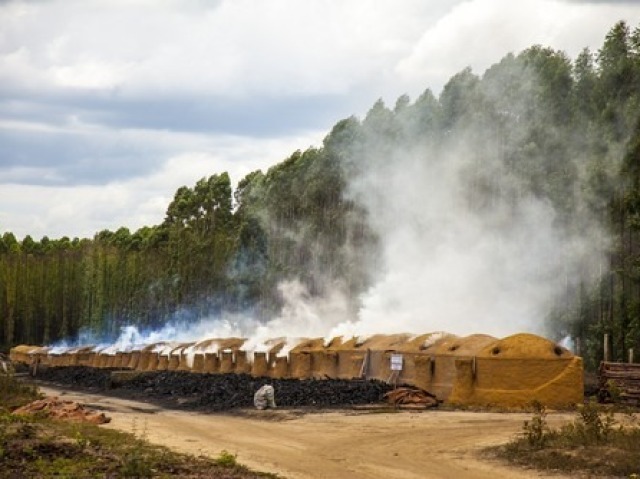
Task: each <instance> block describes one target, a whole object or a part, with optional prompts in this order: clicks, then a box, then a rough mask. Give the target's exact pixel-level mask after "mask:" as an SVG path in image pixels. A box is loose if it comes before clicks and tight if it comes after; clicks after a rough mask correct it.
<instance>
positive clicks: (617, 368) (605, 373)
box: [598, 361, 640, 405]
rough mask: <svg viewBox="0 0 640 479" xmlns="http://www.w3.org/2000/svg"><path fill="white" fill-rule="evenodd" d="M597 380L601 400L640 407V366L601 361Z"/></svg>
mask: <svg viewBox="0 0 640 479" xmlns="http://www.w3.org/2000/svg"><path fill="white" fill-rule="evenodd" d="M598 378H599V383H600V393H599V397H600V399H601V400H611V401H620V402H624V403H629V404H635V405H640V364H634V363H611V362H606V361H603V362H601V363H600V370H599V372H598Z"/></svg>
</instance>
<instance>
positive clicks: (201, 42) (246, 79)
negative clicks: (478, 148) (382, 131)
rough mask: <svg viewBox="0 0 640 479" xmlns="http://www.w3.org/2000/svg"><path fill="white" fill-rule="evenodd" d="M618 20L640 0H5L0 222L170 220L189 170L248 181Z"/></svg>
mask: <svg viewBox="0 0 640 479" xmlns="http://www.w3.org/2000/svg"><path fill="white" fill-rule="evenodd" d="M618 20H626V21H627V22H628V23H629V24H630V25H631V26H632V27H636V26H638V25H640V2H632V1H609V2H607V1H570V0H565V1H559V0H521V1H518V2H513V1H508V0H468V1H461V0H445V1H429V0H394V1H376V0H305V1H299V0H297V1H296V0H229V1H224V0H218V1H204V0H202V1H196V0H193V1H156V0H131V1H125V0H119V1H118V0H104V1H101V0H82V1H74V0H63V1H56V0H49V1H31V2H12V1H9V2H2V3H0V233H3V232H5V231H12V232H14V233H15V234H16V235H17V236H18V237H19V238H22V237H23V236H24V235H26V234H30V235H32V236H33V237H34V238H36V239H40V238H41V237H42V236H44V235H47V236H49V237H51V238H58V237H61V236H64V235H66V236H70V237H74V236H78V237H92V236H93V234H94V233H95V232H97V231H100V230H102V229H105V228H106V229H111V230H115V229H117V228H119V227H120V226H127V227H129V228H130V229H132V230H135V229H137V228H139V227H141V226H143V225H153V224H158V223H160V222H161V221H162V219H163V217H164V213H165V210H166V207H167V205H168V203H169V201H170V200H171V198H172V196H173V193H174V192H175V190H176V189H177V188H178V187H179V186H181V185H189V186H192V185H193V184H194V183H195V182H196V181H197V180H198V179H199V178H201V177H203V176H205V175H210V174H213V173H219V172H222V171H228V172H229V173H230V174H231V177H232V180H233V182H234V183H237V181H239V180H240V179H241V178H242V177H243V176H244V175H246V174H247V173H249V172H251V171H253V170H255V169H258V168H261V169H265V168H268V167H269V166H270V165H272V164H274V163H276V162H278V161H281V160H282V159H284V158H285V157H287V156H288V155H289V154H290V153H292V152H293V151H295V150H296V149H305V148H307V147H309V146H311V145H320V144H321V141H322V138H323V137H324V136H325V135H326V133H327V132H328V130H329V129H330V128H331V126H332V125H333V124H335V123H336V122H337V121H338V120H340V119H341V118H344V117H346V116H349V115H351V114H356V115H363V114H364V113H366V111H367V110H368V108H369V107H370V106H371V105H372V104H373V103H374V102H375V101H376V100H377V99H378V98H383V99H384V100H385V101H386V102H387V103H389V104H391V105H393V103H394V102H395V99H396V98H397V97H398V96H399V95H401V94H404V93H407V94H409V95H410V96H411V97H412V98H415V97H417V96H418V95H419V94H420V93H422V92H423V91H424V90H425V89H426V88H431V89H432V90H433V91H434V92H435V93H436V94H437V93H438V92H439V91H440V89H441V88H442V86H443V84H444V83H445V82H446V81H447V80H448V79H449V78H450V77H451V76H452V75H454V74H455V73H456V72H458V71H460V70H461V69H463V68H465V67H467V66H471V67H472V68H473V70H474V71H475V72H476V73H478V74H482V73H483V72H484V70H485V69H486V68H487V67H489V66H490V65H491V64H493V63H495V62H497V61H499V60H500V58H501V57H503V56H504V55H505V54H506V53H508V52H514V53H517V52H519V51H521V50H522V49H524V48H526V47H528V46H531V45H533V44H542V45H545V46H551V47H553V48H557V49H560V50H564V51H565V52H566V53H567V54H568V55H569V56H571V57H575V56H576V54H577V53H579V52H580V51H581V50H582V48H584V47H590V48H591V49H592V50H597V48H599V46H600V45H601V44H602V41H603V39H604V36H605V35H606V33H607V31H608V30H609V29H610V28H611V26H612V25H613V24H614V23H615V22H616V21H618Z"/></svg>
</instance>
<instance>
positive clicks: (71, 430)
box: [0, 376, 278, 479]
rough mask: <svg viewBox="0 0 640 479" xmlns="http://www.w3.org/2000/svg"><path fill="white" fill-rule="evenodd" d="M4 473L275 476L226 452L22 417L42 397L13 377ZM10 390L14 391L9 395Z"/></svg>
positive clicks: (1, 445)
mask: <svg viewBox="0 0 640 479" xmlns="http://www.w3.org/2000/svg"><path fill="white" fill-rule="evenodd" d="M0 384H1V387H2V390H1V391H0V464H2V468H1V470H0V478H3V477H7V478H9V477H32V478H49V477H69V478H72V477H135V478H145V477H154V478H156V477H157V478H161V477H166V478H169V477H184V478H204V477H207V478H225V479H249V478H273V479H276V478H277V477H278V476H275V475H273V474H263V473H257V472H253V471H250V470H248V469H247V468H245V467H243V466H241V465H239V464H238V463H237V462H236V456H235V455H232V454H230V453H228V452H226V451H222V452H221V453H220V456H219V457H218V458H215V459H208V458H204V457H197V458H196V457H193V456H188V455H184V454H176V453H173V452H171V451H169V450H168V449H166V448H163V447H159V446H153V445H151V444H149V443H148V442H147V441H146V440H145V437H144V434H142V435H137V434H135V433H136V431H135V426H134V431H133V433H132V434H126V433H121V432H117V431H114V430H111V429H106V428H102V427H100V426H94V425H91V424H84V423H73V422H64V421H54V420H50V419H46V418H44V417H41V416H38V415H36V416H18V415H13V414H11V413H10V411H11V410H13V409H14V408H15V407H17V406H20V405H24V404H27V403H28V402H30V401H31V400H33V399H35V398H36V397H38V393H37V391H36V390H35V389H34V388H32V387H25V386H24V385H22V384H21V383H20V382H19V381H17V380H16V379H15V378H14V377H13V376H0ZM5 392H9V393H10V394H9V396H5V394H4V393H5ZM7 397H9V400H7V399H6V398H7Z"/></svg>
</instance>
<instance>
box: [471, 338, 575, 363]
mask: <svg viewBox="0 0 640 479" xmlns="http://www.w3.org/2000/svg"><path fill="white" fill-rule="evenodd" d="M477 356H478V357H483V358H501V359H523V358H536V359H560V358H562V359H569V358H572V357H573V354H572V353H571V352H570V351H569V350H568V349H566V348H563V347H562V346H559V345H558V344H556V343H554V342H553V341H549V340H548V339H545V338H543V337H540V336H536V335H535V334H528V333H520V334H514V335H513V336H507V337H506V338H504V339H499V340H496V341H495V342H493V343H491V344H488V345H486V346H485V347H484V348H483V349H482V350H481V351H479V352H478V354H477Z"/></svg>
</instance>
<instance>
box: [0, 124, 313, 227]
mask: <svg viewBox="0 0 640 479" xmlns="http://www.w3.org/2000/svg"><path fill="white" fill-rule="evenodd" d="M123 135H124V136H127V137H129V138H134V137H136V138H137V140H140V141H143V142H166V143H179V144H181V145H182V146H183V148H184V150H185V151H184V152H183V153H180V154H176V155H174V156H171V157H170V158H168V159H167V160H166V161H164V162H162V163H160V164H159V165H158V167H157V168H156V170H155V171H154V172H153V173H152V174H149V175H146V176H141V177H134V178H131V179H128V180H122V181H114V182H110V183H108V184H106V185H84V186H39V185H25V184H20V182H19V181H20V179H22V178H28V177H33V176H36V177H41V176H42V175H52V174H53V173H52V172H51V171H50V169H49V168H42V169H37V168H15V169H8V170H7V169H5V170H2V169H0V178H2V179H3V181H2V182H1V183H0V231H6V230H8V231H12V232H13V233H14V234H16V236H18V237H19V238H21V237H23V236H25V235H27V234H30V235H31V236H32V237H34V238H35V239H39V238H41V237H42V236H44V235H47V236H49V237H51V238H58V237H62V236H69V237H74V236H78V237H92V236H93V235H94V234H95V233H97V232H98V231H100V230H103V229H110V230H115V229H117V228H119V227H121V226H126V227H128V228H129V229H131V230H132V231H134V230H136V229H138V228H140V227H142V226H151V225H155V224H159V223H160V222H162V220H163V219H164V214H165V211H166V209H167V206H168V205H169V202H170V201H171V200H172V198H173V194H174V193H175V191H176V189H177V188H178V187H180V186H183V185H186V186H189V187H192V186H193V185H194V184H195V182H196V181H197V180H198V179H200V178H202V177H203V176H209V175H212V174H216V173H222V172H224V171H227V172H228V173H229V175H230V176H231V180H232V183H233V184H234V185H235V183H237V182H238V181H239V180H240V179H242V178H243V177H244V176H246V175H247V174H248V173H250V172H251V171H254V170H256V169H265V168H267V167H269V166H270V165H272V164H274V163H276V162H278V161H281V160H283V159H284V158H286V157H287V156H288V155H289V154H290V153H291V152H293V151H295V150H296V149H305V148H308V147H309V146H311V145H312V144H318V143H319V142H320V140H321V135H322V133H320V132H315V133H314V132H309V133H307V134H306V135H300V136H294V137H284V138H275V139H269V138H263V139H260V138H249V137H235V136H218V137H203V136H197V135H187V134H172V133H164V134H163V133H158V132H150V131H144V132H139V131H138V132H136V131H130V132H124V133H123Z"/></svg>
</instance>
